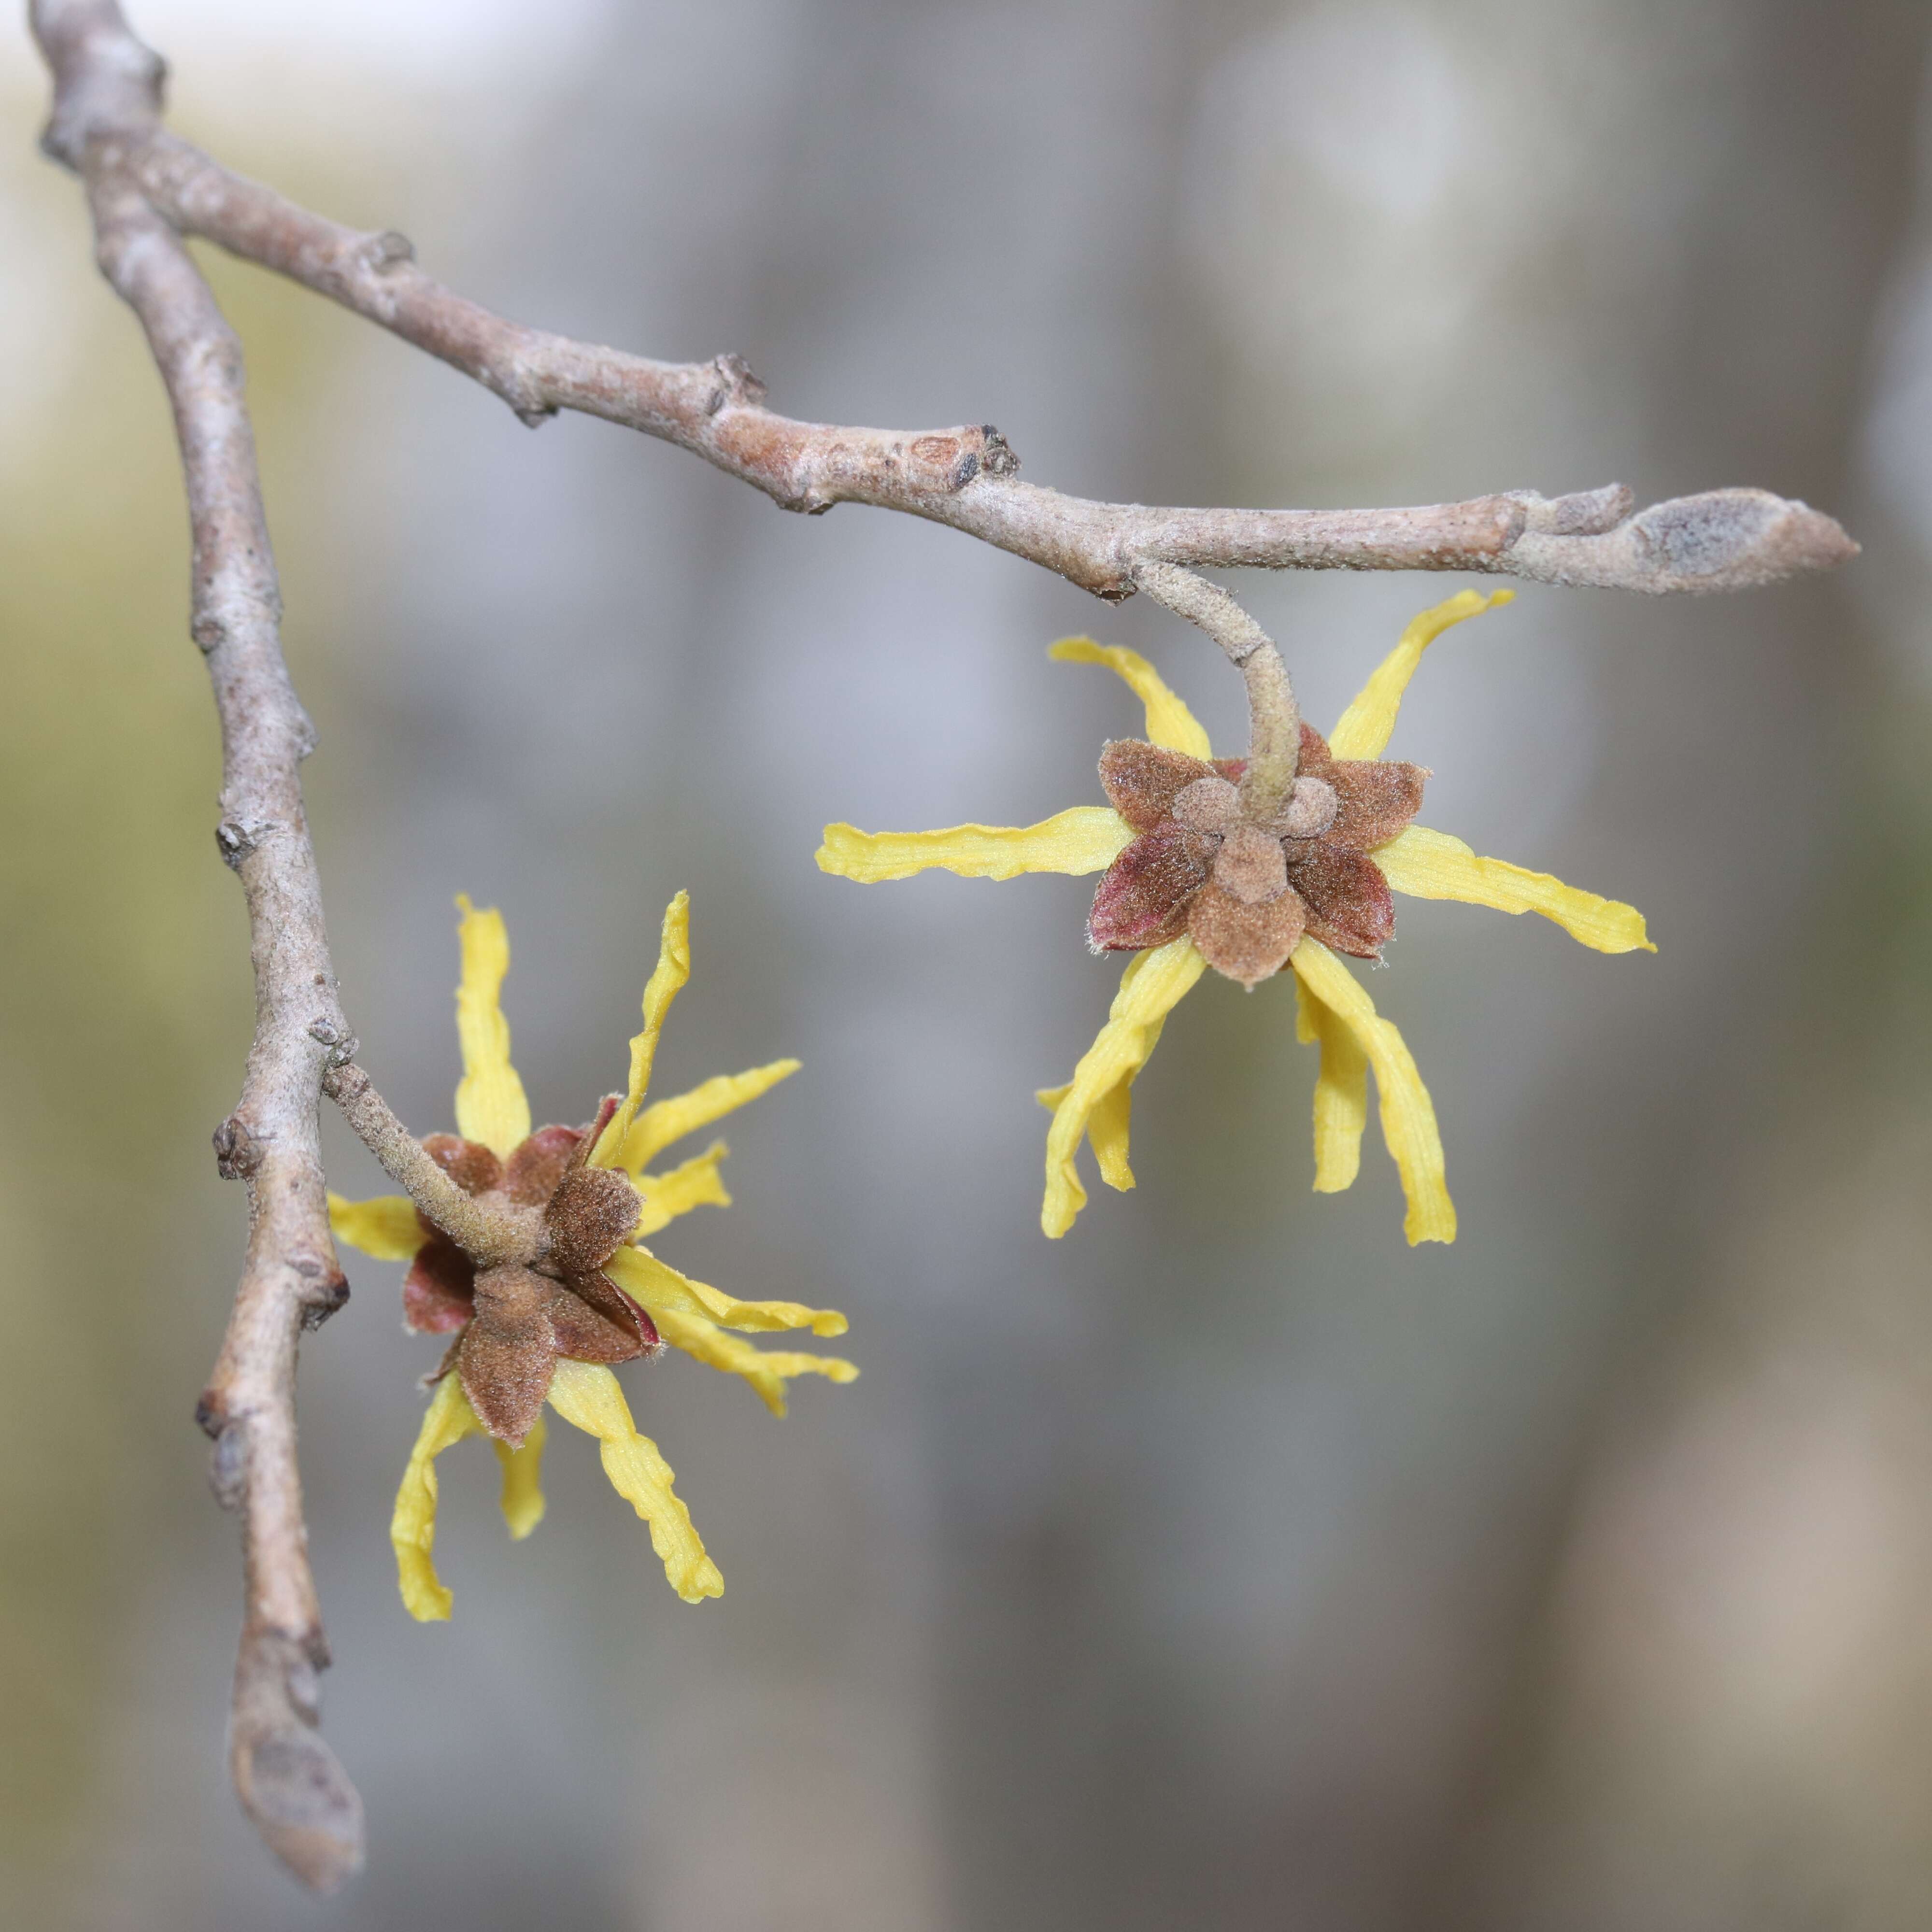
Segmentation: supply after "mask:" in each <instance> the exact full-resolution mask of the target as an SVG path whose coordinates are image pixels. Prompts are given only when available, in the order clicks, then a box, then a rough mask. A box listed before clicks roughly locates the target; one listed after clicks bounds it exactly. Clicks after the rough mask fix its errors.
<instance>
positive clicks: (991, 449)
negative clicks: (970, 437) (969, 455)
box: [980, 423, 1020, 476]
mask: <svg viewBox="0 0 1932 1932" xmlns="http://www.w3.org/2000/svg"><path fill="white" fill-rule="evenodd" d="M980 435H981V436H982V437H984V438H985V439H986V444H985V447H984V448H983V449H982V450H981V451H980V468H981V469H983V470H984V471H985V472H986V474H987V475H989V476H1017V475H1019V472H1020V453H1019V451H1018V450H1016V449H1015V448H1014V447H1013V445H1012V444H1011V443H1009V442H1008V441H1007V440H1006V438H1005V437H1003V436H1002V435H1001V434H1000V432H999V431H998V430H996V429H995V428H994V427H993V425H992V424H991V423H982V424H981V425H980Z"/></svg>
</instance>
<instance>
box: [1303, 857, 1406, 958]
mask: <svg viewBox="0 0 1932 1932" xmlns="http://www.w3.org/2000/svg"><path fill="white" fill-rule="evenodd" d="M1288 854H1289V858H1288V876H1289V880H1290V882H1291V883H1292V884H1293V886H1294V887H1295V890H1296V891H1297V892H1299V893H1300V894H1301V896H1302V898H1304V900H1305V901H1307V906H1308V930H1309V932H1310V935H1311V936H1312V937H1313V938H1316V939H1319V940H1320V941H1321V942H1322V944H1323V945H1324V946H1330V947H1334V950H1336V951H1337V953H1349V954H1350V955H1352V956H1353V957H1354V958H1355V959H1380V958H1381V957H1382V947H1383V944H1384V943H1385V941H1387V940H1388V938H1389V936H1390V935H1391V933H1393V932H1394V931H1395V895H1394V893H1392V892H1391V891H1390V890H1389V888H1388V880H1386V879H1385V878H1384V877H1382V868H1381V867H1380V866H1379V865H1377V864H1376V862H1375V861H1374V860H1373V859H1371V858H1370V856H1368V855H1367V853H1364V852H1353V851H1351V850H1349V848H1348V847H1346V845H1331V844H1328V842H1327V841H1325V840H1324V839H1320V838H1311V839H1310V840H1308V841H1307V842H1306V843H1305V844H1304V843H1302V842H1301V841H1294V842H1292V843H1291V844H1289V847H1288Z"/></svg>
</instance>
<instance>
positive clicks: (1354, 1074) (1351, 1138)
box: [1295, 978, 1369, 1194]
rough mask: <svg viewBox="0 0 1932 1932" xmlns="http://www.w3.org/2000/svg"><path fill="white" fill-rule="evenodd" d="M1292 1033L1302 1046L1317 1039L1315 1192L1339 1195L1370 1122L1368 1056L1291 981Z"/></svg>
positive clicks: (1357, 1167) (1330, 1012) (1358, 1159)
mask: <svg viewBox="0 0 1932 1932" xmlns="http://www.w3.org/2000/svg"><path fill="white" fill-rule="evenodd" d="M1295 1037H1296V1038H1297V1039H1298V1040H1300V1041H1301V1043H1302V1044H1303V1045H1304V1046H1313V1045H1314V1044H1315V1043H1317V1042H1319V1043H1320V1045H1321V1048H1322V1059H1321V1064H1320V1067H1319V1070H1318V1072H1317V1073H1316V1076H1315V1191H1316V1193H1318V1194H1339V1193H1341V1192H1342V1190H1343V1189H1344V1188H1346V1187H1353V1186H1354V1184H1355V1176H1356V1175H1358V1173H1359V1172H1361V1166H1362V1130H1363V1129H1364V1127H1367V1125H1368V1124H1369V1061H1368V1056H1367V1055H1366V1054H1365V1053H1364V1052H1363V1051H1362V1049H1361V1043H1360V1042H1358V1040H1357V1039H1356V1038H1355V1034H1353V1032H1352V1031H1350V1029H1349V1026H1348V1025H1347V1023H1346V1022H1344V1021H1343V1019H1340V1017H1339V1016H1337V1014H1336V1013H1335V1012H1334V1009H1333V1008H1332V1007H1328V1006H1326V1005H1325V1004H1323V1003H1322V1001H1319V1000H1318V999H1317V998H1316V997H1315V995H1313V993H1311V992H1310V991H1309V990H1308V989H1307V986H1306V985H1305V984H1304V983H1303V982H1302V981H1301V979H1300V978H1297V979H1296V980H1295Z"/></svg>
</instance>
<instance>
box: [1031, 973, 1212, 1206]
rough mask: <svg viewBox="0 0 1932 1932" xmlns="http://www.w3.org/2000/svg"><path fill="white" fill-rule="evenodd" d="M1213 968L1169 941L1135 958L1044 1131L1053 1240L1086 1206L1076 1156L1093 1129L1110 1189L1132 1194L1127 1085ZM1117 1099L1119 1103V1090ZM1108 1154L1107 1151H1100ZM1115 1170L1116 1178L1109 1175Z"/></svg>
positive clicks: (1046, 1202)
mask: <svg viewBox="0 0 1932 1932" xmlns="http://www.w3.org/2000/svg"><path fill="white" fill-rule="evenodd" d="M1207 964H1208V962H1206V961H1205V959H1202V956H1201V955H1200V954H1199V953H1197V952H1196V950H1194V944H1193V941H1191V940H1187V939H1175V940H1170V941H1169V942H1168V944H1166V945H1165V946H1160V947H1154V948H1153V949H1151V950H1149V951H1148V952H1145V953H1136V954H1135V955H1134V956H1133V959H1132V961H1131V962H1130V963H1129V965H1128V967H1127V971H1126V972H1124V974H1121V986H1120V991H1119V992H1117V993H1116V994H1115V995H1114V1004H1113V1008H1112V1011H1111V1012H1110V1013H1109V1015H1108V1016H1107V1024H1106V1025H1105V1026H1103V1028H1101V1029H1100V1033H1099V1034H1098V1036H1097V1037H1096V1038H1095V1040H1094V1044H1093V1045H1092V1046H1090V1047H1089V1048H1088V1049H1087V1051H1086V1052H1085V1054H1084V1055H1082V1058H1081V1061H1080V1064H1079V1066H1078V1067H1075V1069H1074V1070H1073V1080H1072V1082H1070V1084H1069V1085H1067V1086H1066V1087H1064V1088H1061V1089H1060V1090H1059V1096H1060V1097H1059V1098H1058V1100H1057V1101H1056V1102H1055V1106H1054V1110H1053V1124H1052V1126H1051V1127H1049V1128H1048V1129H1047V1130H1046V1199H1044V1201H1043V1202H1042V1203H1041V1205H1040V1226H1041V1227H1042V1228H1043V1229H1045V1230H1046V1233H1047V1235H1048V1236H1049V1238H1052V1239H1053V1240H1055V1241H1058V1239H1059V1238H1060V1237H1061V1235H1064V1234H1065V1233H1066V1232H1067V1229H1070V1227H1072V1226H1073V1222H1074V1217H1076V1215H1078V1214H1079V1212H1080V1211H1081V1209H1082V1208H1084V1207H1085V1206H1086V1205H1087V1190H1085V1188H1084V1187H1082V1186H1081V1184H1080V1176H1079V1174H1078V1172H1076V1169H1075V1166H1074V1157H1075V1155H1076V1154H1078V1153H1079V1151H1080V1143H1081V1141H1082V1139H1083V1138H1085V1136H1088V1134H1089V1133H1092V1132H1093V1130H1094V1125H1095V1123H1096V1122H1098V1123H1099V1132H1098V1133H1096V1134H1094V1153H1095V1155H1096V1157H1097V1158H1098V1159H1099V1160H1100V1162H1101V1172H1102V1175H1103V1178H1105V1179H1106V1181H1107V1183H1108V1184H1109V1186H1110V1187H1132V1186H1133V1174H1132V1173H1131V1172H1130V1170H1129V1169H1128V1167H1127V1094H1126V1089H1127V1085H1128V1084H1129V1083H1130V1082H1131V1081H1132V1080H1133V1078H1134V1076H1136V1074H1138V1073H1139V1071H1140V1070H1141V1069H1142V1067H1144V1066H1145V1065H1146V1064H1147V1060H1148V1055H1150V1054H1151V1053H1152V1052H1153V1051H1154V1048H1155V1046H1157V1044H1158V1043H1159V1042H1160V1034H1161V1028H1163V1026H1164V1025H1166V1022H1167V1016H1168V1015H1169V1013H1172V1011H1173V1010H1174V1009H1175V1007H1176V1006H1177V1005H1178V1004H1179V1003H1180V1002H1181V1000H1182V999H1183V998H1184V997H1185V996H1186V995H1187V992H1188V991H1189V989H1190V988H1191V987H1192V986H1193V984H1194V983H1195V981H1196V980H1198V979H1199V978H1200V977H1201V975H1202V973H1203V972H1204V971H1205V970H1206V968H1207ZM1117 1088H1118V1089H1119V1090H1121V1091H1120V1097H1119V1098H1118V1100H1116V1099H1115V1090H1116V1089H1117ZM1103 1148H1104V1149H1105V1151H1104V1152H1103ZM1110 1170H1111V1171H1110Z"/></svg>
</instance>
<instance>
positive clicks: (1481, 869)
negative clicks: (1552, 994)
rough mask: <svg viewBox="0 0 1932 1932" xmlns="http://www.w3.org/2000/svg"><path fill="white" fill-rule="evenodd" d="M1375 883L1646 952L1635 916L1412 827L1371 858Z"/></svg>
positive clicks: (1607, 948)
mask: <svg viewBox="0 0 1932 1932" xmlns="http://www.w3.org/2000/svg"><path fill="white" fill-rule="evenodd" d="M1375 861H1376V864H1377V865H1379V866H1380V867H1381V868H1382V876H1383V877H1385V878H1386V879H1387V880H1388V882H1389V883H1390V884H1391V886H1394V888H1395V889H1396V890H1397V892H1407V893H1408V894H1409V896H1410V897H1411V898H1418V899H1466V900H1467V901H1469V904H1472V905H1483V906H1493V907H1495V909H1496V910H1497V911H1498V912H1540V913H1542V915H1543V916H1544V918H1545V919H1554V920H1555V921H1556V923H1557V924H1558V925H1559V926H1561V927H1562V929H1563V930H1564V931H1565V932H1567V933H1568V934H1569V935H1570V937H1571V938H1572V939H1577V940H1581V941H1583V944H1585V945H1586V946H1594V947H1595V948H1596V949H1597V950H1598V952H1599V953H1638V952H1642V953H1655V951H1656V950H1657V948H1656V947H1655V946H1653V945H1652V944H1651V943H1650V935H1649V932H1647V931H1646V929H1645V926H1644V920H1643V913H1640V912H1639V911H1638V910H1637V907H1635V906H1631V905H1625V904H1624V903H1623V901H1622V900H1620V899H1604V898H1598V896H1597V895H1596V894H1595V892H1582V891H1580V890H1579V889H1577V887H1576V886H1566V885H1565V883H1563V881H1562V880H1561V879H1553V878H1552V877H1550V874H1548V873H1547V872H1532V871H1526V869H1525V868H1523V867H1522V866H1521V865H1511V864H1510V863H1509V862H1508V860H1507V859H1481V858H1478V856H1476V854H1475V853H1474V852H1473V851H1472V850H1470V849H1469V847H1468V846H1466V844H1463V841H1462V840H1461V839H1460V838H1451V836H1450V835H1449V834H1448V832H1432V831H1430V829H1429V828H1428V826H1426V825H1412V826H1408V827H1407V828H1406V829H1404V830H1403V831H1402V832H1398V833H1397V835H1396V836H1395V837H1394V838H1391V840H1390V841H1388V844H1386V845H1379V846H1377V847H1376V850H1375Z"/></svg>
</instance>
